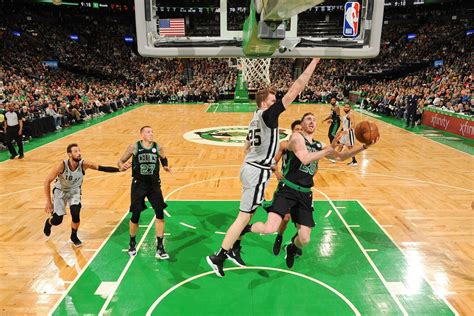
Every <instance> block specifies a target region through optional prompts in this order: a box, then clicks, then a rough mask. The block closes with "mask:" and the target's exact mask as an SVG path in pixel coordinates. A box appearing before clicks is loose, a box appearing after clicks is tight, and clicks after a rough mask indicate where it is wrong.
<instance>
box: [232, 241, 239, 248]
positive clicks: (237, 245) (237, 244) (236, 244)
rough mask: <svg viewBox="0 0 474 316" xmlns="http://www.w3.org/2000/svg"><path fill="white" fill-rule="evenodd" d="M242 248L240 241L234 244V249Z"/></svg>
mask: <svg viewBox="0 0 474 316" xmlns="http://www.w3.org/2000/svg"><path fill="white" fill-rule="evenodd" d="M239 247H240V239H237V240H236V241H235V243H234V245H233V246H232V249H237V248H239Z"/></svg>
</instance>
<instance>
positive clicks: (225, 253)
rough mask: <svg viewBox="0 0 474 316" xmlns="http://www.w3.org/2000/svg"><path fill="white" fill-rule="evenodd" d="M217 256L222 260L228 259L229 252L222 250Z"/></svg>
mask: <svg viewBox="0 0 474 316" xmlns="http://www.w3.org/2000/svg"><path fill="white" fill-rule="evenodd" d="M216 256H217V257H219V258H221V259H226V258H227V250H225V249H224V248H221V249H220V250H219V252H218V253H217V255H216Z"/></svg>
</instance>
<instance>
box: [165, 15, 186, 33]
mask: <svg viewBox="0 0 474 316" xmlns="http://www.w3.org/2000/svg"><path fill="white" fill-rule="evenodd" d="M160 35H161V36H184V35H185V32H184V19H160Z"/></svg>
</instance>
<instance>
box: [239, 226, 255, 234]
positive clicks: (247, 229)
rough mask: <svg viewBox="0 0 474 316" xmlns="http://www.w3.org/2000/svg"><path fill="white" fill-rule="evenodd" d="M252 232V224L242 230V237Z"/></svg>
mask: <svg viewBox="0 0 474 316" xmlns="http://www.w3.org/2000/svg"><path fill="white" fill-rule="evenodd" d="M251 231H252V224H247V225H246V226H245V228H244V229H243V230H242V232H241V233H240V236H243V235H245V234H247V233H250V232H251Z"/></svg>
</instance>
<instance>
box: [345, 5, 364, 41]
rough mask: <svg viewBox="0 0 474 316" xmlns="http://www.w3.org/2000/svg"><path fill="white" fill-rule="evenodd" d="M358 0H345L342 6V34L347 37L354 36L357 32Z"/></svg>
mask: <svg viewBox="0 0 474 316" xmlns="http://www.w3.org/2000/svg"><path fill="white" fill-rule="evenodd" d="M359 13H360V3H359V2H346V4H345V6H344V29H343V30H342V34H343V35H344V36H347V37H356V36H357V35H358V33H359Z"/></svg>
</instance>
